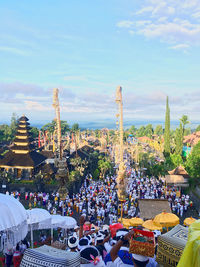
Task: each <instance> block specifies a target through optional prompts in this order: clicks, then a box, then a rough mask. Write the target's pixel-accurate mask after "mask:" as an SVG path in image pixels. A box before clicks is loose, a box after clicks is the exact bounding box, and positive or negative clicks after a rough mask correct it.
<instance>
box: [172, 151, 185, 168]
mask: <svg viewBox="0 0 200 267" xmlns="http://www.w3.org/2000/svg"><path fill="white" fill-rule="evenodd" d="M170 158H171V161H172V163H173V165H174V166H173V167H174V168H176V167H178V166H180V165H183V159H182V157H181V155H180V154H179V155H176V154H171V155H170Z"/></svg>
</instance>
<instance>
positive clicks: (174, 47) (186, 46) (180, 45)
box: [170, 44, 190, 50]
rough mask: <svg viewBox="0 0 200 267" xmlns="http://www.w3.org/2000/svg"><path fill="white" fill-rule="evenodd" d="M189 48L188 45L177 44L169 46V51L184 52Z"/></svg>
mask: <svg viewBox="0 0 200 267" xmlns="http://www.w3.org/2000/svg"><path fill="white" fill-rule="evenodd" d="M189 47H190V46H189V45H188V44H177V45H174V46H171V47H170V49H174V50H182V49H183V50H186V49H187V48H189Z"/></svg>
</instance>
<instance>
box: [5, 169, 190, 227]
mask: <svg viewBox="0 0 200 267" xmlns="http://www.w3.org/2000/svg"><path fill="white" fill-rule="evenodd" d="M7 194H9V192H7ZM11 195H13V196H14V197H15V198H17V199H19V200H22V196H21V195H20V193H19V192H17V191H15V192H11ZM23 197H24V200H25V202H26V203H28V205H29V207H30V208H31V207H32V208H33V207H44V208H46V209H47V210H48V211H49V212H50V213H51V214H62V215H68V216H73V214H74V213H78V214H87V216H88V217H89V220H90V221H91V222H92V223H95V224H97V225H98V226H100V225H103V224H104V223H105V222H107V223H108V222H109V224H112V223H114V222H117V219H118V215H119V214H120V210H121V207H120V204H119V205H118V201H117V191H116V176H110V177H109V176H107V177H106V178H105V179H104V180H99V181H94V180H93V179H92V177H91V175H88V176H87V177H86V179H85V181H84V183H83V185H82V187H81V188H80V191H79V193H77V194H73V195H72V196H69V195H67V196H66V199H65V200H64V201H63V200H61V199H60V196H59V193H58V192H55V193H52V194H50V193H45V192H38V193H36V192H35V193H33V192H26V193H25V195H24V196H23ZM139 199H167V200H168V201H169V205H170V207H171V209H172V212H174V213H175V214H177V215H178V216H180V217H182V216H183V213H184V212H185V211H187V209H188V208H189V207H191V206H192V205H193V203H192V201H191V200H190V198H189V195H184V194H181V192H180V191H179V190H178V189H177V188H176V187H168V186H166V185H164V183H163V182H162V181H161V180H158V179H156V178H154V177H145V176H141V174H140V172H136V171H135V170H134V169H131V170H130V171H129V178H128V186H127V200H126V202H124V203H123V214H124V216H125V217H134V216H136V215H139V207H138V200H139Z"/></svg>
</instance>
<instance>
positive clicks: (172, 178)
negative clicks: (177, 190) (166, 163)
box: [164, 175, 188, 187]
mask: <svg viewBox="0 0 200 267" xmlns="http://www.w3.org/2000/svg"><path fill="white" fill-rule="evenodd" d="M164 180H165V182H166V183H167V184H174V185H176V186H182V187H183V186H184V185H185V186H188V180H187V178H184V176H183V175H165V177H164Z"/></svg>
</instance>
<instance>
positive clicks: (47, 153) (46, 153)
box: [40, 150, 54, 159]
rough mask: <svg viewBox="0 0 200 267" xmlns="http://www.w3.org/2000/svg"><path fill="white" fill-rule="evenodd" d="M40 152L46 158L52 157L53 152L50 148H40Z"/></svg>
mask: <svg viewBox="0 0 200 267" xmlns="http://www.w3.org/2000/svg"><path fill="white" fill-rule="evenodd" d="M40 153H41V154H42V155H43V156H45V157H46V158H48V159H53V158H54V153H53V151H52V150H42V151H41V152H40Z"/></svg>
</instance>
